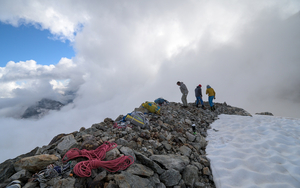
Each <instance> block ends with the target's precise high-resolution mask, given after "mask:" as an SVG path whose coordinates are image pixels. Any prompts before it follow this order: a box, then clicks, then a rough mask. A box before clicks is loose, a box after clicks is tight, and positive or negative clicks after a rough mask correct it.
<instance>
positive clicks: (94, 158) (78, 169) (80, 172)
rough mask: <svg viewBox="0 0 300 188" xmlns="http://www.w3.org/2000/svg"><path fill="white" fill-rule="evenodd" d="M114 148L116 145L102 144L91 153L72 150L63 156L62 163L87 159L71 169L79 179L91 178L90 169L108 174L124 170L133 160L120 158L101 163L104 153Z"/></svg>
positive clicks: (84, 150) (124, 157)
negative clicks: (104, 171) (105, 171)
mask: <svg viewBox="0 0 300 188" xmlns="http://www.w3.org/2000/svg"><path fill="white" fill-rule="evenodd" d="M115 147H117V144H115V143H110V142H104V144H102V145H101V146H99V147H98V148H97V149H95V150H91V151H88V150H86V149H83V150H79V149H77V148H72V149H71V150H69V151H68V152H67V153H66V154H65V156H64V157H63V159H62V161H63V162H67V161H68V160H71V159H74V158H77V157H86V158H88V159H89V160H88V161H81V162H79V163H77V164H76V165H75V166H74V168H73V172H74V173H75V174H76V175H77V176H79V177H89V176H91V173H92V169H96V168H99V167H102V168H104V169H106V170H107V171H109V172H117V171H119V170H125V169H126V168H128V167H129V166H130V165H131V164H133V163H134V159H133V157H132V156H121V157H119V158H117V159H114V160H111V161H103V159H104V158H105V156H106V152H107V151H110V150H112V149H113V148H115Z"/></svg>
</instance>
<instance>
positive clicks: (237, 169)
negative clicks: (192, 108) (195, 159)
mask: <svg viewBox="0 0 300 188" xmlns="http://www.w3.org/2000/svg"><path fill="white" fill-rule="evenodd" d="M206 140H207V141H209V143H208V145H207V147H206V153H207V157H208V158H209V159H210V160H211V168H212V173H213V177H214V182H215V184H216V187H217V188H233V187H235V188H236V187H238V188H254V187H259V188H262V187H265V188H283V187H284V188H285V187H286V188H287V187H297V188H299V187H300V119H295V118H283V117H275V116H263V115H254V116H253V117H245V116H236V115H220V116H219V119H218V120H216V121H215V122H214V123H212V124H211V129H209V130H208V136H207V138H206Z"/></svg>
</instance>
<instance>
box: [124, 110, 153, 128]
mask: <svg viewBox="0 0 300 188" xmlns="http://www.w3.org/2000/svg"><path fill="white" fill-rule="evenodd" d="M123 119H124V120H125V121H129V122H130V123H132V124H134V125H137V126H140V127H141V128H146V127H148V125H149V120H148V119H147V118H146V117H145V116H144V114H143V113H142V112H139V111H133V112H132V113H128V114H127V115H126V116H125V117H123Z"/></svg>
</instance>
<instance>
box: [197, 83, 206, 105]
mask: <svg viewBox="0 0 300 188" xmlns="http://www.w3.org/2000/svg"><path fill="white" fill-rule="evenodd" d="M201 87H202V86H201V84H199V85H198V86H197V87H196V89H195V96H196V99H197V101H196V107H197V108H198V106H199V101H200V102H201V105H202V109H205V107H204V104H203V100H202V89H201Z"/></svg>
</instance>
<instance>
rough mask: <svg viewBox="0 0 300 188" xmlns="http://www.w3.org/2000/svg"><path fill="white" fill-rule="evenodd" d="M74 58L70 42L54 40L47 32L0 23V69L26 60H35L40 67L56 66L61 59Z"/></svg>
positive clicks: (27, 26)
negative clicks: (10, 62) (11, 63)
mask: <svg viewBox="0 0 300 188" xmlns="http://www.w3.org/2000/svg"><path fill="white" fill-rule="evenodd" d="M74 56H75V52H74V50H73V47H72V45H71V43H70V41H68V40H66V41H61V40H55V37H54V36H53V35H52V34H51V33H50V32H49V30H40V29H37V28H35V27H34V26H33V25H21V26H19V27H14V26H12V25H9V24H5V23H3V22H0V67H5V66H6V64H7V63H8V62H9V61H14V62H16V63H17V62H19V61H26V60H35V61H36V62H37V64H41V65H50V64H57V63H58V62H59V60H60V59H61V58H62V57H66V58H69V59H71V58H72V57H74Z"/></svg>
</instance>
